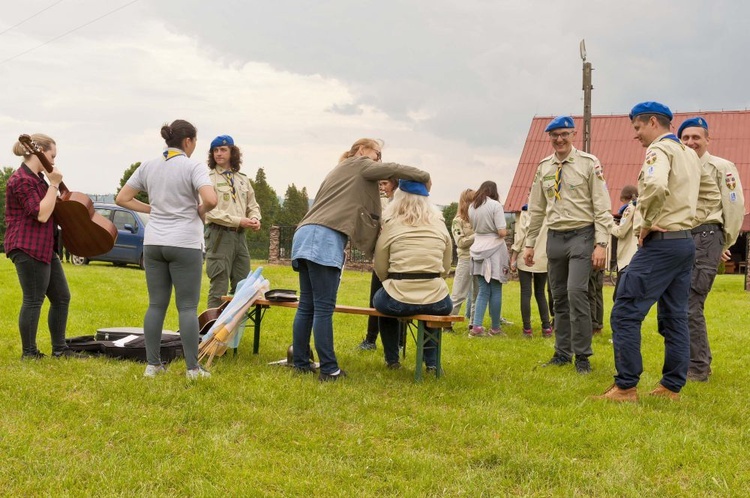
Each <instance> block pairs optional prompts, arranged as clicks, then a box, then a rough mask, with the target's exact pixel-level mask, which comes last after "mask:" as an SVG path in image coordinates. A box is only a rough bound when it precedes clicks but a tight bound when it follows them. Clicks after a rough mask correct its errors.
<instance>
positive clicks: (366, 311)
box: [225, 298, 464, 381]
mask: <svg viewBox="0 0 750 498" xmlns="http://www.w3.org/2000/svg"><path fill="white" fill-rule="evenodd" d="M225 299H231V298H225ZM298 304H299V303H298V302H296V301H292V302H288V301H286V302H285V301H267V300H265V299H257V300H256V301H255V303H253V306H251V307H250V310H248V313H247V317H248V321H249V322H250V323H252V324H253V354H258V350H259V349H260V329H261V324H262V323H263V315H265V313H266V310H267V309H268V308H271V307H272V306H274V307H280V308H297V306H298ZM334 312H335V313H346V314H349V315H365V316H384V317H388V318H395V319H397V320H399V322H401V323H402V324H403V326H404V327H406V329H407V330H409V331H410V332H411V335H412V337H413V338H414V341H415V342H416V346H417V352H416V355H417V361H416V369H415V371H414V379H415V380H417V381H420V380H422V361H423V359H424V348H425V346H426V345H427V341H429V340H430V339H433V340H434V341H435V343H436V344H437V354H436V357H437V361H436V363H435V366H436V367H437V368H436V370H435V376H436V377H440V376H441V375H442V373H443V368H442V363H441V357H442V332H443V328H448V327H450V326H451V325H452V324H453V323H454V322H462V321H464V317H463V316H458V315H447V316H441V315H413V316H406V317H395V316H390V315H384V314H383V313H381V312H379V311H378V310H376V309H375V308H359V307H356V306H343V305H336V309H335V311H334ZM414 322H416V325H415V323H414ZM428 327H429V328H430V329H433V330H428ZM414 329H416V335H415V333H414Z"/></svg>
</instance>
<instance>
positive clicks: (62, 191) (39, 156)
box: [34, 150, 70, 195]
mask: <svg viewBox="0 0 750 498" xmlns="http://www.w3.org/2000/svg"><path fill="white" fill-rule="evenodd" d="M34 155H35V156H36V157H37V159H39V162H41V163H42V166H44V169H46V170H47V173H52V169H53V166H52V165H51V164H50V163H49V159H47V156H45V155H44V152H42V151H39V150H35V151H34ZM59 190H60V194H61V195H65V194H67V193H68V192H70V190H68V187H66V186H65V184H64V183H63V182H60V186H59Z"/></svg>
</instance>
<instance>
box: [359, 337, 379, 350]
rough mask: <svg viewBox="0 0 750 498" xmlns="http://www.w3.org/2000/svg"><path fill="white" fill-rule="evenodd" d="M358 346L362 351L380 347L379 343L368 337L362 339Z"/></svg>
mask: <svg viewBox="0 0 750 498" xmlns="http://www.w3.org/2000/svg"><path fill="white" fill-rule="evenodd" d="M357 347H358V348H359V349H361V350H362V351H375V350H376V349H378V346H377V344H375V343H374V342H370V341H368V340H367V339H365V340H364V341H362V342H361V343H360V344H359V346H357Z"/></svg>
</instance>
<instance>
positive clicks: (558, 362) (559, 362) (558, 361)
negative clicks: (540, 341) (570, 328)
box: [542, 353, 571, 367]
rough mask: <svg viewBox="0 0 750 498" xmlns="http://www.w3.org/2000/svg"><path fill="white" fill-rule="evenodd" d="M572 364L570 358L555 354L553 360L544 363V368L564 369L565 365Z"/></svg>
mask: <svg viewBox="0 0 750 498" xmlns="http://www.w3.org/2000/svg"><path fill="white" fill-rule="evenodd" d="M570 363H571V361H570V358H566V357H564V356H560V355H558V354H557V353H555V354H554V355H552V358H551V359H550V360H549V361H548V362H547V363H543V364H542V366H543V367H549V366H552V365H554V366H558V367H562V366H564V365H569V364H570Z"/></svg>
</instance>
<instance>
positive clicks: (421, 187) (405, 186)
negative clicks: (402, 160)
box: [398, 180, 430, 197]
mask: <svg viewBox="0 0 750 498" xmlns="http://www.w3.org/2000/svg"><path fill="white" fill-rule="evenodd" d="M398 188H399V189H401V190H403V191H404V192H408V193H410V194H416V195H422V196H424V197H427V196H429V195H430V193H429V192H428V191H427V185H425V184H424V183H422V182H415V181H414V180H399V181H398Z"/></svg>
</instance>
